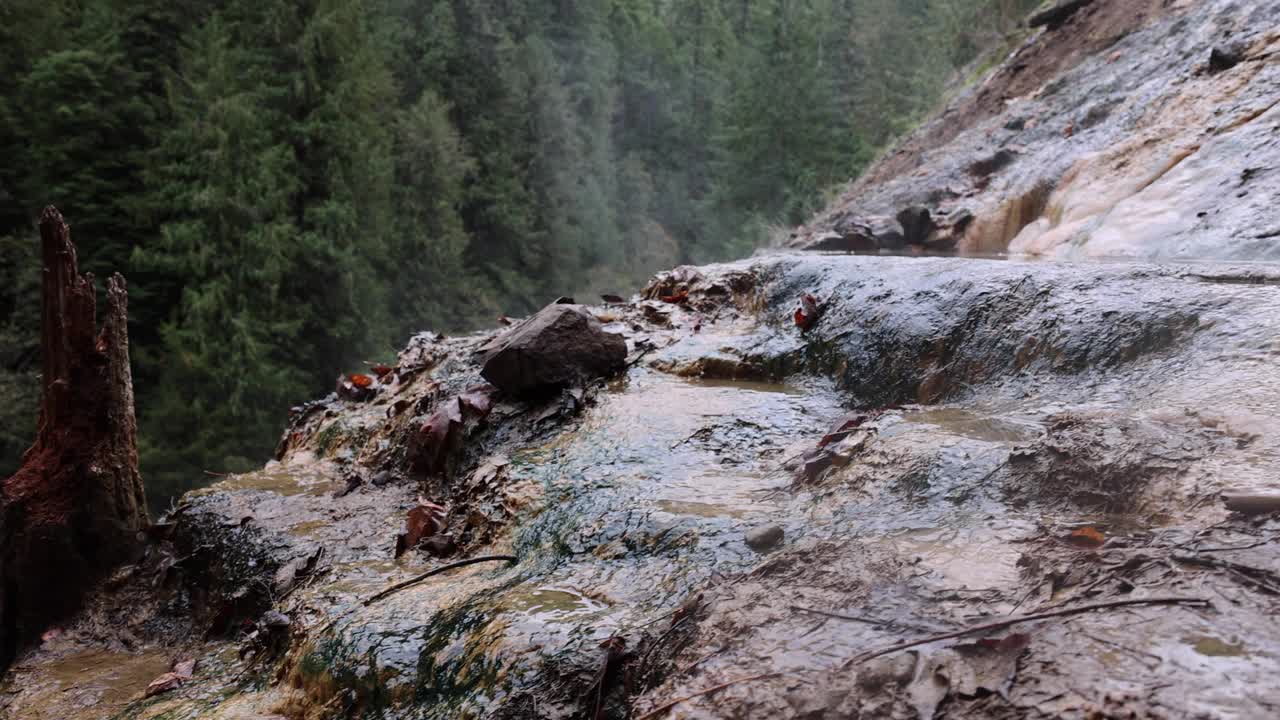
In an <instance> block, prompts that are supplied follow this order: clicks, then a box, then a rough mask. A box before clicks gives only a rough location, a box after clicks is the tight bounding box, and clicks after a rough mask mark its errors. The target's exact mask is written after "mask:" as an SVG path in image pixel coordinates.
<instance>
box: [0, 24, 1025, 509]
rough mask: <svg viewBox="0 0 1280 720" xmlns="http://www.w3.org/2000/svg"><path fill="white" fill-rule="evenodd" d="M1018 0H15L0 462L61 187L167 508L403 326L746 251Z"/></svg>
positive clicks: (899, 115) (29, 388) (2, 199)
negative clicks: (114, 281)
mask: <svg viewBox="0 0 1280 720" xmlns="http://www.w3.org/2000/svg"><path fill="white" fill-rule="evenodd" d="M1036 4H1037V3H1036V2H1032V1H1030V0H301V1H298V0H6V2H4V3H3V4H0V153H3V156H4V158H5V162H4V163H3V165H2V166H0V477H2V476H6V475H8V474H9V473H10V472H12V471H13V470H14V469H15V468H16V467H17V465H18V463H19V460H20V457H21V454H22V452H23V450H24V449H25V448H26V446H27V445H28V444H29V443H30V441H31V438H32V436H33V435H34V431H35V417H36V404H37V397H38V395H39V378H38V371H39V344H38V339H39V316H40V308H39V293H38V287H39V282H40V268H39V261H38V254H37V243H36V239H35V238H36V234H35V220H36V218H37V217H38V215H39V213H40V210H41V208H43V207H44V206H45V205H47V204H55V205H57V206H58V207H59V208H60V209H61V210H62V212H63V214H64V215H65V216H66V217H67V219H68V221H69V222H70V224H71V226H72V235H73V237H74V240H75V243H76V245H77V246H78V248H79V252H80V263H81V267H82V268H84V269H87V270H91V271H94V272H95V273H97V274H98V275H99V277H105V275H106V274H108V273H109V272H111V271H115V270H119V271H120V272H122V273H123V274H124V275H125V276H126V277H127V278H128V282H129V293H130V301H131V302H130V306H129V309H130V317H129V323H130V327H129V335H130V337H131V338H132V347H131V350H132V362H133V373H134V384H135V388H136V393H137V413H138V422H139V428H140V454H141V464H142V472H143V474H144V476H145V478H146V482H147V485H148V488H149V491H150V492H151V493H152V495H153V511H154V510H158V509H163V508H162V507H160V508H157V507H154V506H155V505H156V504H165V503H167V501H168V499H169V498H171V497H173V496H174V495H176V494H177V493H178V492H181V491H182V490H185V489H187V488H190V487H192V486H194V485H197V484H200V483H202V482H204V480H205V478H204V476H203V471H210V472H235V471H242V470H247V469H249V468H251V467H254V466H256V465H258V464H260V463H261V462H262V461H263V460H264V459H266V458H267V457H268V456H269V455H270V453H271V451H272V448H273V447H274V445H275V442H276V440H277V437H278V434H279V431H280V428H281V427H282V425H283V423H284V421H285V419H286V417H287V414H288V410H289V408H290V407H291V406H292V405H296V404H298V403H300V402H304V401H306V400H309V399H312V398H314V397H317V396H319V395H322V394H324V393H326V392H328V391H329V390H331V389H332V386H333V382H334V378H335V377H336V376H337V375H338V374H339V373H340V372H343V371H350V370H356V369H358V368H360V367H362V366H363V363H364V362H365V361H378V360H385V359H387V358H390V357H392V356H393V354H394V352H395V349H396V348H397V347H399V346H400V345H402V344H403V342H404V341H405V340H406V338H407V337H408V336H410V335H411V334H413V333H415V332H419V331H423V330H427V329H430V330H433V331H438V332H445V333H456V332H464V331H468V330H472V329H476V328H480V327H487V326H492V325H493V324H495V322H496V319H497V318H498V316H500V315H504V314H505V315H513V316H519V315H522V314H527V313H529V312H530V311H532V310H534V309H536V308H538V307H540V306H541V305H542V304H544V303H546V302H548V301H550V300H551V299H552V298H555V297H556V296H559V295H567V294H577V295H579V296H583V297H586V298H594V296H595V295H596V294H598V293H601V292H610V293H618V294H627V293H630V292H632V291H633V290H634V289H635V288H636V287H637V286H638V284H639V283H640V282H642V280H643V279H644V278H645V277H647V276H648V275H650V274H651V273H653V272H655V271H657V270H660V269H663V268H667V267H670V266H673V265H676V264H679V263H685V262H708V261H715V260H722V259H731V258H735V257H741V256H743V255H746V254H749V253H750V252H751V251H752V250H753V249H754V248H756V247H758V246H760V245H762V244H765V243H766V242H767V240H768V237H769V235H770V233H771V232H774V231H776V228H779V227H786V226H788V225H791V224H795V223H797V222H801V221H802V220H803V219H804V218H805V217H806V215H807V214H808V213H811V212H812V211H814V210H815V209H817V208H819V207H821V205H822V204H823V202H824V199H825V198H827V197H829V196H830V193H832V192H833V191H835V190H838V189H839V188H840V187H841V186H843V185H844V184H846V183H848V182H849V181H850V180H851V179H853V178H855V177H856V176H857V175H858V173H859V171H860V170H861V169H862V168H863V167H865V166H866V165H867V164H868V163H869V162H870V161H871V160H872V159H873V158H874V157H875V156H876V154H877V153H878V152H880V151H882V150H883V149H884V148H885V147H886V146H887V145H889V144H890V143H891V142H892V140H893V139H894V138H895V137H897V136H899V135H900V134H901V133H903V132H904V131H905V130H907V129H909V128H910V127H912V126H913V124H914V123H916V122H918V121H919V119H920V118H921V117H922V116H923V115H924V114H925V113H926V112H927V111H928V110H929V109H930V108H932V107H933V106H934V105H935V104H936V103H937V102H938V101H939V97H940V94H941V92H942V88H943V87H944V86H945V85H946V84H947V83H948V82H949V81H951V80H954V79H955V78H957V77H958V76H959V74H960V73H969V74H973V75H976V71H977V70H978V69H980V68H978V67H976V66H977V65H978V64H979V63H980V62H982V60H981V59H980V57H981V56H982V53H983V51H984V50H998V49H1000V48H1002V47H1004V45H1005V43H1007V42H1009V41H1010V40H1011V38H1013V37H1015V36H1016V31H1017V25H1018V22H1019V20H1020V18H1021V17H1022V16H1023V13H1024V12H1025V11H1026V10H1027V9H1028V8H1030V7H1031V6H1034V5H1036ZM989 57H990V55H989ZM99 290H100V291H101V287H100V288H99ZM157 500H158V501H159V502H158V503H157V502H156V501H157Z"/></svg>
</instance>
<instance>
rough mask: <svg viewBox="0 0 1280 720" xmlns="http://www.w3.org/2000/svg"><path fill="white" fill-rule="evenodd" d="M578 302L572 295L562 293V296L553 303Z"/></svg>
mask: <svg viewBox="0 0 1280 720" xmlns="http://www.w3.org/2000/svg"><path fill="white" fill-rule="evenodd" d="M577 304H578V301H577V300H574V299H573V298H572V297H570V296H568V295H561V296H560V297H558V298H556V299H555V302H553V303H552V305H577Z"/></svg>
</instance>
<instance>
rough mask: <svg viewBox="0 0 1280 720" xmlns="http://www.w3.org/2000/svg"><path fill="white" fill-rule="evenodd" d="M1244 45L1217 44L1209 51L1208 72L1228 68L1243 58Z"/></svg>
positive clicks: (1216, 71)
mask: <svg viewBox="0 0 1280 720" xmlns="http://www.w3.org/2000/svg"><path fill="white" fill-rule="evenodd" d="M1244 50H1245V48H1244V46H1243V45H1242V44H1239V43H1227V44H1225V45H1219V46H1217V47H1215V48H1214V49H1213V50H1211V51H1209V72H1211V73H1219V72H1222V71H1223V70H1230V69H1231V68H1233V67H1235V66H1236V65H1238V64H1240V61H1241V60H1243V59H1244Z"/></svg>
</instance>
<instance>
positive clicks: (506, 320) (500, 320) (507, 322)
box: [498, 315, 515, 325]
mask: <svg viewBox="0 0 1280 720" xmlns="http://www.w3.org/2000/svg"><path fill="white" fill-rule="evenodd" d="M498 324H499V325H513V324H515V320H512V319H511V318H509V317H507V316H506V315H499V316H498Z"/></svg>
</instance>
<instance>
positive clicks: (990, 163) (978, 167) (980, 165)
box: [968, 148, 1018, 177]
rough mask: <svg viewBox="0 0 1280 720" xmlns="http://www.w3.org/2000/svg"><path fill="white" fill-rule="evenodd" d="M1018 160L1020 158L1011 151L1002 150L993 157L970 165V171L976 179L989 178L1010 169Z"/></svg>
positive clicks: (990, 156) (981, 159)
mask: <svg viewBox="0 0 1280 720" xmlns="http://www.w3.org/2000/svg"><path fill="white" fill-rule="evenodd" d="M1017 158H1018V156H1017V155H1015V154H1013V153H1012V152H1010V151H1009V150H1007V149H1005V148H1000V149H999V150H997V151H995V152H994V153H992V154H991V155H988V156H987V157H984V158H980V159H978V160H975V161H974V162H972V163H970V164H969V167H968V171H969V174H970V175H973V176H974V177H988V176H990V175H993V174H995V173H997V172H999V171H1001V170H1003V169H1005V168H1006V167H1009V166H1010V165H1012V164H1013V161H1014V160H1016V159H1017Z"/></svg>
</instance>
